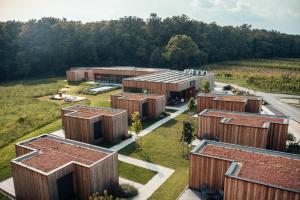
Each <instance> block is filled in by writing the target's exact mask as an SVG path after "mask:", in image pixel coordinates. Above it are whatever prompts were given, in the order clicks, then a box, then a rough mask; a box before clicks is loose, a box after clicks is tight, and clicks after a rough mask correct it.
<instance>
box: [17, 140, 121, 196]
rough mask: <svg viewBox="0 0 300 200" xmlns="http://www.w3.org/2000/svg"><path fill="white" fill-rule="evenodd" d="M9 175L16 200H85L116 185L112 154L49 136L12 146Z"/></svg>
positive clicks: (99, 148) (116, 170) (115, 170)
mask: <svg viewBox="0 0 300 200" xmlns="http://www.w3.org/2000/svg"><path fill="white" fill-rule="evenodd" d="M11 171H12V175H13V182H14V188H15V195H16V199H32V200H35V199H36V200H37V199H43V200H50V199H88V198H89V196H90V195H92V194H94V193H96V192H100V193H102V192H103V191H104V190H114V189H115V188H116V187H117V186H118V184H119V174H118V154H117V153H116V152H114V151H111V150H109V149H105V148H101V147H97V146H93V145H89V144H85V143H81V142H77V141H73V140H67V139H62V138H60V137H55V136H51V135H42V136H38V137H35V138H32V139H29V140H26V141H23V142H20V143H18V144H16V158H15V159H13V160H12V161H11Z"/></svg>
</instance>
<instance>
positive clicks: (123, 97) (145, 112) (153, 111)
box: [110, 92, 166, 119]
mask: <svg viewBox="0 0 300 200" xmlns="http://www.w3.org/2000/svg"><path fill="white" fill-rule="evenodd" d="M110 99H111V107H112V108H118V109H124V110H127V112H128V117H129V118H130V117H131V115H132V114H133V113H134V112H139V113H140V116H141V118H142V119H154V118H157V117H159V116H160V115H161V113H162V112H164V111H165V103H166V100H165V96H164V95H156V94H141V93H126V92H124V93H119V94H112V95H111V96H110Z"/></svg>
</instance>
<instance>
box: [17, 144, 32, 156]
mask: <svg viewBox="0 0 300 200" xmlns="http://www.w3.org/2000/svg"><path fill="white" fill-rule="evenodd" d="M15 149H16V157H20V156H23V155H25V154H28V153H30V152H32V151H33V150H30V149H28V148H26V147H23V146H20V145H17V144H16V145H15Z"/></svg>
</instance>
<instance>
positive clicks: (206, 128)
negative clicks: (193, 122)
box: [197, 115, 222, 140]
mask: <svg viewBox="0 0 300 200" xmlns="http://www.w3.org/2000/svg"><path fill="white" fill-rule="evenodd" d="M221 119H222V117H210V116H204V115H200V116H198V131H197V132H198V135H197V136H198V138H200V139H205V138H206V139H211V140H219V138H220V135H219V133H220V132H222V130H221V129H222V126H221V123H220V121H221Z"/></svg>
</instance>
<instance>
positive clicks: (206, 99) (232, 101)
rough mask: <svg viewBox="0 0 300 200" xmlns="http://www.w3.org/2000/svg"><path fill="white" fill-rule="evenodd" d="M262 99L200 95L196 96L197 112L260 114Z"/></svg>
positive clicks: (210, 94)
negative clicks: (208, 110)
mask: <svg viewBox="0 0 300 200" xmlns="http://www.w3.org/2000/svg"><path fill="white" fill-rule="evenodd" d="M261 105H262V99H261V98H260V97H256V96H241V95H221V94H212V93H209V94H200V95H198V96H197V112H201V111H203V110H205V109H218V110H229V111H238V112H251V113H260V111H261Z"/></svg>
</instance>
